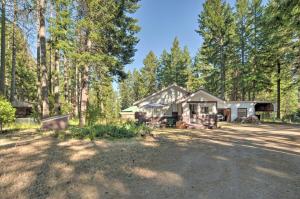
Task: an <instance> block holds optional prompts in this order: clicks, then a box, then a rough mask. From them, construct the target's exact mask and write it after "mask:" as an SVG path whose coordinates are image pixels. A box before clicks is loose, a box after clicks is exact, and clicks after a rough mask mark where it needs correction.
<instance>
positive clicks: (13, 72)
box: [10, 0, 18, 102]
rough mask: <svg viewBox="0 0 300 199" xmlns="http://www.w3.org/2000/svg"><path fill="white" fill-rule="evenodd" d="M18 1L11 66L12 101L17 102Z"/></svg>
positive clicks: (15, 2)
mask: <svg viewBox="0 0 300 199" xmlns="http://www.w3.org/2000/svg"><path fill="white" fill-rule="evenodd" d="M17 6H18V5H17V0H14V20H13V27H12V64H11V87H10V101H11V102H13V101H14V100H15V94H16V54H17V48H16V26H17V10H18V7H17Z"/></svg>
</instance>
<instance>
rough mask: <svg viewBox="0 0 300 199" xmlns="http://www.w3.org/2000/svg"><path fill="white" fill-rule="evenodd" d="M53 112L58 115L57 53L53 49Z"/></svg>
mask: <svg viewBox="0 0 300 199" xmlns="http://www.w3.org/2000/svg"><path fill="white" fill-rule="evenodd" d="M53 84H54V85H53V86H54V111H55V114H56V115H59V114H60V102H59V52H58V50H57V49H55V52H54V82H53Z"/></svg>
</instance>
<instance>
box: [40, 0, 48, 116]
mask: <svg viewBox="0 0 300 199" xmlns="http://www.w3.org/2000/svg"><path fill="white" fill-rule="evenodd" d="M39 1H40V6H39V20H40V32H39V38H40V45H41V46H40V49H41V72H42V77H41V83H42V104H43V107H42V118H47V117H49V100H48V71H47V59H46V27H45V11H46V2H45V1H46V0H39Z"/></svg>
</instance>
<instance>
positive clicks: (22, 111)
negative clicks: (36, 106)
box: [12, 100, 33, 118]
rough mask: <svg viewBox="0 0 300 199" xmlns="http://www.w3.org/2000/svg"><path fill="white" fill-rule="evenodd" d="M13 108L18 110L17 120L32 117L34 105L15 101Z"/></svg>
mask: <svg viewBox="0 0 300 199" xmlns="http://www.w3.org/2000/svg"><path fill="white" fill-rule="evenodd" d="M12 106H13V107H14V108H15V109H16V118H26V117H30V115H31V114H32V112H33V104H32V103H29V102H25V101H17V100H15V101H13V102H12Z"/></svg>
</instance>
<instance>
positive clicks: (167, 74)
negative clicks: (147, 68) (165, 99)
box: [158, 37, 190, 87]
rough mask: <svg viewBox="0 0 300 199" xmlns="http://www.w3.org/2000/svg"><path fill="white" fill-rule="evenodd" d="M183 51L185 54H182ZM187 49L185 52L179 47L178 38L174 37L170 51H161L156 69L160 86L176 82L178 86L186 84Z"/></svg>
mask: <svg viewBox="0 0 300 199" xmlns="http://www.w3.org/2000/svg"><path fill="white" fill-rule="evenodd" d="M184 53H185V54H184ZM189 58H190V57H189V52H188V49H187V48H186V49H185V52H183V51H182V49H181V48H180V44H179V40H178V38H177V37H176V38H175V39H174V41H173V45H172V48H171V52H170V53H168V52H167V51H166V50H164V51H163V53H162V55H161V57H160V66H159V69H158V71H159V72H158V73H159V74H158V77H159V81H161V83H159V84H161V85H162V86H169V85H171V84H173V83H177V84H178V85H179V86H183V87H185V86H186V82H187V78H188V77H187V71H188V63H187V62H186V61H189V60H188V59H189Z"/></svg>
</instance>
